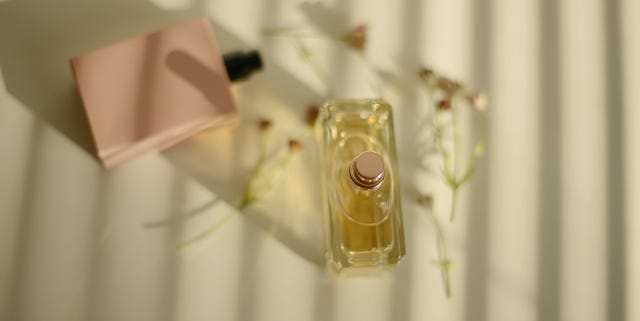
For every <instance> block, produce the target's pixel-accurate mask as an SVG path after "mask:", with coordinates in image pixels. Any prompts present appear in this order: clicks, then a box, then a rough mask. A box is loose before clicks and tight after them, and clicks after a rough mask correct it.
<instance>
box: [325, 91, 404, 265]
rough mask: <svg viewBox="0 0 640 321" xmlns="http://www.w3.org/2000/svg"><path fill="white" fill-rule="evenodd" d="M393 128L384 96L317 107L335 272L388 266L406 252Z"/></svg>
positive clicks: (327, 226) (328, 233)
mask: <svg viewBox="0 0 640 321" xmlns="http://www.w3.org/2000/svg"><path fill="white" fill-rule="evenodd" d="M393 131H394V129H393V115H392V110H391V106H390V105H389V104H387V103H386V102H384V101H382V100H334V101H330V102H327V103H326V104H325V105H324V106H322V108H320V113H319V116H318V121H317V123H316V132H317V135H318V139H319V141H320V149H321V160H320V163H321V164H322V170H323V175H322V176H323V184H324V194H325V222H326V234H327V241H328V258H329V260H330V263H332V265H333V266H334V267H335V268H336V269H337V270H341V269H342V268H350V267H376V266H382V267H386V266H392V265H394V264H396V263H398V261H400V259H401V258H402V257H403V256H404V254H405V244H404V229H403V226H402V210H401V206H400V191H399V184H398V171H397V168H396V167H397V161H396V147H395V140H394V134H393Z"/></svg>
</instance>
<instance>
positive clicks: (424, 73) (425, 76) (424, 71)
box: [418, 68, 436, 80]
mask: <svg viewBox="0 0 640 321" xmlns="http://www.w3.org/2000/svg"><path fill="white" fill-rule="evenodd" d="M435 75H436V74H435V73H434V72H433V70H431V69H429V68H421V69H420V70H419V71H418V77H420V79H422V80H429V79H431V78H433V77H434V76H435Z"/></svg>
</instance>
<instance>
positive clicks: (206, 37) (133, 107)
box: [71, 18, 238, 168]
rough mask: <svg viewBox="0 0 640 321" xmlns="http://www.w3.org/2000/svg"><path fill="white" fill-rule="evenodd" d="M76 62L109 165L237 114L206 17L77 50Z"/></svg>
mask: <svg viewBox="0 0 640 321" xmlns="http://www.w3.org/2000/svg"><path fill="white" fill-rule="evenodd" d="M71 67H72V69H73V74H74V77H75V80H76V84H77V86H78V89H79V92H80V96H81V98H82V102H83V104H84V108H85V111H86V114H87V118H88V119H89V123H90V126H91V131H92V134H93V139H94V141H95V145H96V148H97V154H98V157H99V158H100V160H101V161H102V164H103V165H104V166H105V167H107V168H111V167H113V166H116V165H118V164H121V163H122V162H124V161H127V160H129V159H131V158H132V157H134V156H137V155H139V154H142V153H146V152H149V151H159V150H162V149H165V148H167V147H169V146H171V145H173V144H175V143H177V142H179V141H181V140H183V139H185V138H187V137H189V136H191V135H193V134H195V133H197V132H200V131H202V130H204V129H206V128H210V127H213V126H220V125H225V124H232V123H236V122H237V121H238V113H237V109H236V107H235V105H234V102H233V99H232V96H231V92H230V89H229V78H228V76H227V72H226V69H225V67H224V63H223V60H222V54H221V53H220V49H219V48H218V45H217V44H216V41H215V37H214V35H213V32H212V31H211V26H210V25H209V22H208V21H207V20H206V19H205V18H199V19H196V20H191V21H188V22H185V23H182V24H179V25H177V26H173V27H170V28H167V29H163V30H161V31H158V32H154V33H151V34H148V35H144V36H140V37H136V38H132V39H128V40H125V41H122V42H119V43H116V44H113V45H110V46H107V47H103V48H100V49H97V50H94V51H91V52H89V53H85V54H82V55H79V56H76V57H73V58H71Z"/></svg>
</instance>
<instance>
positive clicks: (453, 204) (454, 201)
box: [449, 186, 458, 222]
mask: <svg viewBox="0 0 640 321" xmlns="http://www.w3.org/2000/svg"><path fill="white" fill-rule="evenodd" d="M457 204H458V186H455V187H452V188H451V213H450V214H449V222H453V220H454V219H455V217H456V208H457Z"/></svg>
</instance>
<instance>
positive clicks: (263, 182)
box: [179, 119, 302, 249]
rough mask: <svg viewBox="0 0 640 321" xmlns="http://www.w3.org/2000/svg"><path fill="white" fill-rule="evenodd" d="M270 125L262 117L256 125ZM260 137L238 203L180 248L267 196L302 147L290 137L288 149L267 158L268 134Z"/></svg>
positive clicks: (199, 238)
mask: <svg viewBox="0 0 640 321" xmlns="http://www.w3.org/2000/svg"><path fill="white" fill-rule="evenodd" d="M271 126H272V123H271V121H269V120H266V119H263V120H260V121H258V127H259V128H260V132H261V133H264V132H265V131H266V130H268V129H269V128H270V127H271ZM261 138H262V141H261V142H260V155H259V158H258V161H257V163H256V165H255V167H254V168H253V170H252V172H251V175H250V176H249V179H248V180H247V181H246V182H245V184H244V190H243V193H242V198H241V199H240V201H239V202H238V204H236V206H234V210H232V211H231V212H229V213H228V214H227V215H226V216H225V217H223V218H222V219H221V220H220V221H218V222H216V223H215V224H213V225H211V226H210V227H208V228H207V229H205V230H204V231H202V232H200V234H198V235H196V236H195V237H193V238H191V239H189V240H188V241H186V242H183V243H181V244H180V245H179V248H180V249H184V248H186V247H188V246H190V245H192V244H194V243H196V242H198V241H200V240H202V239H204V238H206V237H207V236H209V235H210V234H211V233H213V232H215V231H217V230H218V229H219V228H220V227H222V226H223V225H224V224H226V223H227V222H228V221H229V220H231V218H233V217H235V216H236V215H238V214H239V213H241V212H242V211H243V210H245V209H246V208H247V207H248V206H250V205H252V204H254V203H255V202H257V201H259V200H261V199H263V198H264V197H265V196H267V195H268V194H269V193H270V192H271V191H273V190H274V189H275V188H276V187H277V186H278V184H279V182H280V181H281V180H282V177H283V173H285V170H286V168H287V165H288V164H289V162H290V160H291V158H292V157H293V155H294V154H295V153H296V152H298V151H300V150H301V149H302V143H301V142H300V141H298V140H295V139H291V140H289V142H288V149H287V151H286V152H280V153H276V154H274V155H276V156H274V158H271V159H267V157H266V155H267V154H266V150H265V146H266V145H267V143H266V141H267V139H268V138H269V136H268V135H261Z"/></svg>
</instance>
